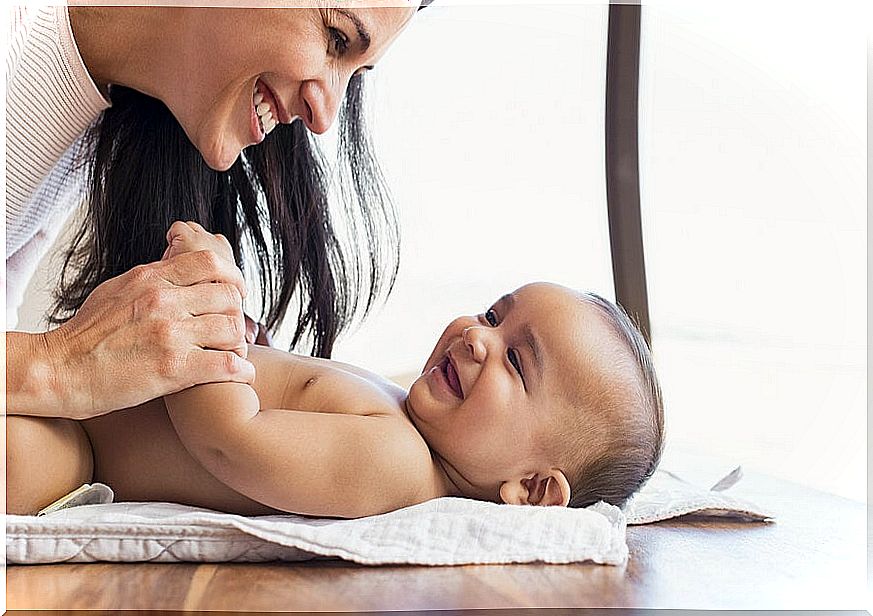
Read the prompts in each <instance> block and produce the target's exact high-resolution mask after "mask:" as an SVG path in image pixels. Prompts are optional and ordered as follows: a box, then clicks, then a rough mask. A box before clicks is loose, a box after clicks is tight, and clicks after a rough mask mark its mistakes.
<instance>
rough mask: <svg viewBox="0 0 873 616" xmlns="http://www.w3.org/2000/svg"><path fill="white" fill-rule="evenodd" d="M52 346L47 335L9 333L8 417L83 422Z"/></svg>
mask: <svg viewBox="0 0 873 616" xmlns="http://www.w3.org/2000/svg"><path fill="white" fill-rule="evenodd" d="M51 344H52V342H51V336H50V335H49V334H47V333H41V334H32V333H27V332H6V407H5V413H6V414H8V415H37V416H42V417H68V418H71V419H79V418H80V417H79V416H78V413H77V410H76V406H77V404H76V403H75V401H73V400H72V399H71V398H72V396H71V395H70V392H69V391H68V390H69V387H68V384H69V383H68V377H67V376H66V374H63V367H62V366H61V364H62V362H60V363H59V362H57V361H55V359H54V358H55V357H57V354H58V349H52V348H51Z"/></svg>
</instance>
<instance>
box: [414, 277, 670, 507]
mask: <svg viewBox="0 0 873 616" xmlns="http://www.w3.org/2000/svg"><path fill="white" fill-rule="evenodd" d="M406 406H407V411H408V412H409V416H410V419H411V420H412V422H413V423H414V424H415V426H416V428H417V429H418V431H419V432H420V433H421V435H422V436H423V437H424V439H425V440H426V441H427V443H428V445H429V446H430V448H431V451H432V452H433V454H434V458H435V460H436V461H437V462H438V463H439V464H440V465H441V466H442V468H443V469H444V470H445V472H446V475H447V476H448V478H449V479H450V480H451V482H452V483H453V484H454V485H455V486H456V487H457V489H458V491H459V492H460V493H461V494H462V495H464V496H467V497H470V498H476V499H480V500H489V501H495V502H506V503H514V504H541V505H569V506H571V507H584V506H587V505H590V504H591V503H594V502H596V501H598V500H605V501H607V502H609V503H612V504H614V505H619V506H621V505H623V504H624V503H625V501H626V500H627V498H628V497H629V496H630V495H631V494H633V493H634V492H635V491H636V490H637V489H638V488H639V487H640V486H641V485H642V484H643V483H644V482H645V481H646V480H647V479H648V478H649V477H650V476H651V474H652V472H654V469H655V466H656V465H657V463H658V460H659V458H660V455H661V449H662V443H663V440H662V438H663V437H662V434H663V426H664V415H663V406H662V402H661V394H660V389H659V387H658V381H657V378H656V376H655V372H654V368H653V367H652V360H651V355H650V353H649V350H648V347H647V346H646V343H645V341H644V340H643V338H642V336H641V334H640V333H639V331H638V330H637V328H636V327H635V326H634V324H633V323H632V322H631V320H630V319H629V318H628V317H627V316H626V315H625V314H624V312H623V311H622V310H620V309H619V308H617V307H616V306H615V305H614V304H612V303H610V302H608V301H606V300H604V299H602V298H600V297H598V296H596V295H594V294H590V293H578V292H576V291H573V290H571V289H568V288H566V287H562V286H559V285H555V284H549V283H533V284H528V285H525V286H523V287H521V288H520V289H518V290H516V291H514V292H513V293H510V294H507V295H504V296H503V297H502V298H500V299H499V300H498V301H497V302H496V303H495V304H494V305H493V306H491V308H489V309H488V310H487V311H485V312H484V313H482V314H479V315H475V316H465V317H459V318H457V319H455V320H454V321H452V322H451V323H450V324H449V326H448V327H447V328H446V330H445V331H444V332H443V334H442V336H441V337H440V339H439V341H438V342H437V344H436V346H435V347H434V350H433V352H432V353H431V356H430V358H429V359H428V360H427V363H426V364H425V367H424V370H423V371H422V374H421V376H420V377H419V378H418V379H416V381H415V382H414V383H413V384H412V387H410V389H409V395H408V397H407V400H406Z"/></svg>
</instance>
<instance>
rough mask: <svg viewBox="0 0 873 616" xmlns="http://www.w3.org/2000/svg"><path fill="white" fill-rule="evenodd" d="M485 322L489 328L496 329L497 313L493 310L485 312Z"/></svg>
mask: <svg viewBox="0 0 873 616" xmlns="http://www.w3.org/2000/svg"><path fill="white" fill-rule="evenodd" d="M485 320H486V321H488V324H489V325H490V326H491V327H497V313H496V312H494V310H486V311H485Z"/></svg>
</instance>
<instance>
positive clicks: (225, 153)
mask: <svg viewBox="0 0 873 616" xmlns="http://www.w3.org/2000/svg"><path fill="white" fill-rule="evenodd" d="M193 143H194V146H195V147H196V148H197V150H198V151H199V152H200V155H201V156H202V157H203V162H205V163H206V165H207V166H208V167H209V168H210V169H212V170H213V171H227V170H228V169H230V168H231V167H233V164H234V163H235V162H236V161H237V159H238V158H239V155H240V152H241V151H242V148H243V144H239V143H236V140H234V139H232V138H231V139H227V135H226V134H222V132H221V131H216V134H215V136H214V137H212V138H209V139H206V140H204V142H200V140H197V141H193Z"/></svg>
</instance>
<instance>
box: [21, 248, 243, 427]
mask: <svg viewBox="0 0 873 616" xmlns="http://www.w3.org/2000/svg"><path fill="white" fill-rule="evenodd" d="M213 237H214V236H213ZM225 241H226V240H225ZM228 249H229V246H228ZM244 295H245V283H244V282H243V278H242V274H241V272H240V271H239V269H238V268H237V267H236V266H235V265H234V263H233V261H232V260H228V259H227V258H225V256H220V255H219V254H218V253H216V252H215V251H213V250H201V251H197V252H186V253H179V254H174V255H168V256H167V258H166V260H162V261H159V262H156V263H149V264H147V265H140V266H137V267H135V268H133V269H132V270H130V271H129V272H126V273H124V274H122V275H120V276H117V277H116V278H113V279H111V280H107V281H106V282H104V283H103V284H101V285H99V286H98V287H97V288H96V289H94V292H93V293H91V295H90V296H89V297H88V299H87V300H85V303H84V304H83V305H82V307H81V308H80V309H79V311H78V312H77V313H76V315H75V316H74V317H73V318H72V319H70V320H69V321H67V322H66V323H64V324H63V325H62V326H60V327H59V328H57V329H55V330H52V331H50V332H46V333H43V334H26V333H21V332H7V335H6V342H7V374H8V380H7V394H8V395H7V413H10V414H21V415H43V416H51V417H69V418H72V419H87V418H89V417H94V416H97V415H101V414H104V413H108V412H110V411H113V410H117V409H121V408H126V407H130V406H135V405H137V404H140V403H143V402H146V401H148V400H151V399H154V398H158V397H160V396H164V395H167V394H169V393H173V392H176V391H179V390H182V389H185V388H188V387H191V386H193V385H197V384H200V383H210V382H218V381H236V382H244V383H251V382H252V381H253V380H254V377H255V371H254V367H253V366H252V365H251V363H249V362H248V361H247V360H246V359H245V357H246V353H247V347H246V344H245V332H246V328H245V322H244V318H243V313H242V297H243V296H244Z"/></svg>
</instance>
